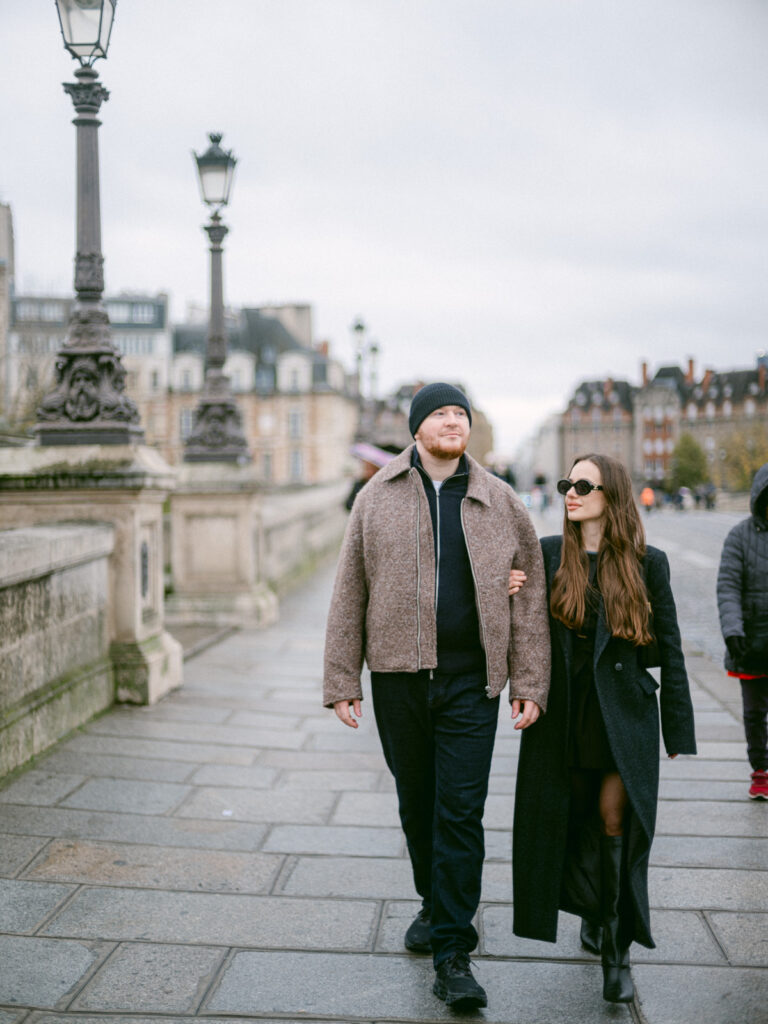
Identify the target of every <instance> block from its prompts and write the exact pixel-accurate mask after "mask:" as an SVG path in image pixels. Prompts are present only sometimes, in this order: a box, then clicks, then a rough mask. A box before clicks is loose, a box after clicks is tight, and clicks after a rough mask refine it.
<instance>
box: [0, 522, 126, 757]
mask: <svg viewBox="0 0 768 1024" xmlns="http://www.w3.org/2000/svg"><path fill="white" fill-rule="evenodd" d="M114 545H115V530H114V528H113V527H112V526H111V525H109V524H106V523H91V524H83V523H77V524H75V523H66V524H62V523H56V524H50V525H45V526H29V527H25V528H22V529H14V530H0V777H2V776H3V775H5V774H7V773H8V772H9V771H12V770H13V769H14V768H16V767H18V766H19V765H21V764H23V763H24V762H25V761H28V760H29V759H30V758H31V757H33V756H34V755H35V754H38V753H40V751H42V750H44V749H45V748H46V747H49V746H50V745H51V744H52V743H55V742H56V740H58V739H60V738H61V737H62V736H64V735H66V734H67V733H68V732H71V730H72V729H75V728H76V727H77V726H79V725H82V724H83V723H84V722H87V721H88V720H89V719H90V718H92V717H93V716H94V715H95V714H97V713H98V712H100V711H103V710H104V709H105V708H108V707H109V706H110V705H111V704H112V702H113V701H114V697H115V681H114V671H113V663H112V659H111V657H110V641H111V636H112V621H111V620H112V609H111V608H110V582H109V559H110V557H111V555H112V552H113V549H114Z"/></svg>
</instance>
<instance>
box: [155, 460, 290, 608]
mask: <svg viewBox="0 0 768 1024" xmlns="http://www.w3.org/2000/svg"><path fill="white" fill-rule="evenodd" d="M258 489H259V484H258V482H257V480H256V477H255V474H254V472H253V469H252V467H250V466H248V465H245V466H240V465H236V464H233V463H224V462H196V463H184V464H183V465H182V466H181V467H180V468H179V470H178V479H177V486H176V490H175V491H174V492H173V494H172V495H171V578H172V581H173V590H172V593H171V594H170V595H169V597H168V601H167V614H168V621H169V622H172V623H178V624H187V623H198V622H206V623H210V624H212V625H216V626H228V625H235V626H244V625H251V626H254V625H259V626H261V625H266V624H268V623H270V622H274V621H275V620H276V619H277V615H278V601H277V597H276V595H275V593H274V592H273V591H272V590H271V589H270V587H269V586H268V585H267V583H266V582H265V580H264V576H263V547H264V541H263V529H262V522H261V509H260V499H259V494H258Z"/></svg>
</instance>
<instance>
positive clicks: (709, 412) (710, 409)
mask: <svg viewBox="0 0 768 1024" xmlns="http://www.w3.org/2000/svg"><path fill="white" fill-rule="evenodd" d="M705 414H706V417H707V419H708V420H713V419H714V418H715V403H714V402H707V406H706V410H705Z"/></svg>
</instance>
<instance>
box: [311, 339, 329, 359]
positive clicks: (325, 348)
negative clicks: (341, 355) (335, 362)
mask: <svg viewBox="0 0 768 1024" xmlns="http://www.w3.org/2000/svg"><path fill="white" fill-rule="evenodd" d="M315 351H316V352H319V353H320V355H321V356H326V357H327V356H328V354H329V352H330V343H329V342H327V341H318V342H316V343H315Z"/></svg>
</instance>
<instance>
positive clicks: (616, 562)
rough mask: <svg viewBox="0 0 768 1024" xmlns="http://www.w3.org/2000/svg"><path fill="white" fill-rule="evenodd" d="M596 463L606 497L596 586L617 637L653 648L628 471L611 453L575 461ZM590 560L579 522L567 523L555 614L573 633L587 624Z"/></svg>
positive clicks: (553, 606) (639, 529)
mask: <svg viewBox="0 0 768 1024" xmlns="http://www.w3.org/2000/svg"><path fill="white" fill-rule="evenodd" d="M577 462H592V463H594V465H595V466H597V468H598V469H599V470H600V476H601V478H602V482H603V496H604V498H605V513H604V519H603V536H602V539H601V541H600V548H599V550H598V555H597V583H598V586H599V588H600V593H601V594H602V596H603V603H604V605H605V614H606V618H607V619H608V625H609V627H610V630H611V633H612V634H613V636H617V637H623V638H624V639H625V640H631V641H632V643H633V644H649V643H650V642H651V641H652V640H653V636H652V634H651V629H650V622H649V615H650V605H649V603H648V591H647V588H646V586H645V580H644V578H643V566H642V560H643V558H644V557H645V530H644V529H643V524H642V522H641V520H640V514H639V512H638V509H637V505H636V504H635V499H634V495H633V494H632V481H631V480H630V478H629V473H628V472H627V470H626V468H625V467H624V466H623V465H622V463H621V462H619V461H618V459H614V458H612V457H611V456H610V455H598V454H597V453H592V454H589V455H578V456H577V457H576V458H575V459H574V460H573V465H572V466H571V471H573V466H575V465H576V463H577ZM588 568H589V559H588V558H587V554H586V552H585V551H584V548H583V545H582V542H581V524H580V523H578V522H571V520H570V519H569V518H568V513H567V511H566V513H565V518H564V522H563V553H562V557H561V559H560V568H559V569H558V570H557V572H556V574H555V578H554V580H553V582H552V597H551V599H550V609H551V611H552V615H553V616H554V617H555V618H556V619H559V620H560V621H561V622H563V623H564V624H565V625H566V626H567V627H568V628H569V629H578V628H579V627H580V626H581V625H582V623H583V622H584V614H585V611H586V594H587V583H588V578H589V577H588Z"/></svg>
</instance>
